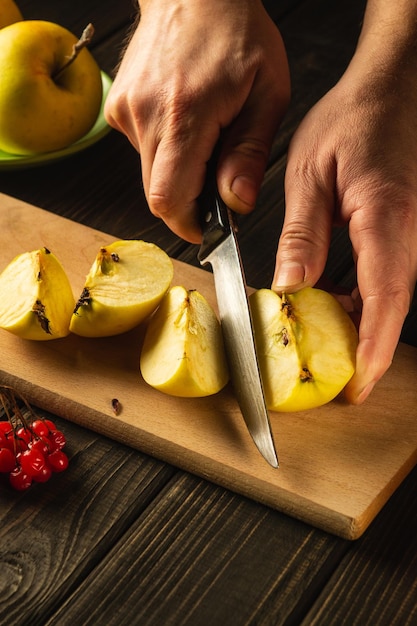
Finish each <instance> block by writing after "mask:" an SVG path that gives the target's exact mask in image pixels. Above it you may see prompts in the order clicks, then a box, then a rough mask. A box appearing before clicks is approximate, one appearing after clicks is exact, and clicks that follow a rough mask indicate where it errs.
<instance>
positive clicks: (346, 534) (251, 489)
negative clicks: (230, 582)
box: [0, 371, 417, 541]
mask: <svg viewBox="0 0 417 626" xmlns="http://www.w3.org/2000/svg"><path fill="white" fill-rule="evenodd" d="M0 375H1V376H2V380H3V384H4V385H9V386H10V387H13V388H14V389H15V390H16V391H17V392H18V393H19V394H21V395H22V396H24V397H25V398H26V400H27V401H28V402H29V403H30V404H32V405H33V406H34V407H35V409H40V410H41V411H42V410H44V411H47V412H52V413H54V414H56V415H59V416H60V417H61V418H63V419H67V420H68V421H71V422H73V423H77V424H78V425H80V426H82V427H83V428H89V429H90V430H92V431H93V432H96V433H97V434H101V435H104V436H106V437H109V438H110V439H114V440H117V441H118V442H119V443H122V444H124V445H127V446H129V447H130V448H134V449H137V450H138V451H140V452H141V453H143V454H147V455H149V456H152V457H154V458H156V459H159V460H161V461H164V462H167V463H169V464H170V465H172V466H174V467H177V468H179V469H181V470H183V471H186V472H190V473H192V474H193V475H198V476H199V477H200V478H203V479H205V480H210V481H211V482H212V483H213V484H216V485H219V486H221V487H224V488H225V489H230V490H231V491H233V492H234V493H236V494H239V495H241V496H243V497H245V498H248V499H251V500H254V501H256V502H259V503H260V504H263V505H265V506H268V507H269V508H271V509H273V510H276V511H278V512H280V513H283V514H286V515H289V516H291V517H293V518H296V519H298V520H299V521H300V522H303V523H306V524H309V525H311V524H312V525H313V526H315V527H316V528H318V529H320V530H323V531H325V532H328V533H330V534H332V535H335V536H338V537H340V538H342V539H347V540H350V541H353V540H356V539H358V538H359V537H361V536H362V534H363V533H364V532H365V531H366V529H367V528H368V526H369V525H370V523H371V522H372V521H373V519H374V518H375V516H376V515H377V513H378V512H379V510H380V509H381V508H382V507H383V505H384V504H385V503H386V501H387V500H388V499H389V498H390V496H391V495H392V493H393V492H394V491H395V489H396V488H397V487H398V486H399V484H400V483H401V482H402V480H403V479H404V478H405V476H406V475H407V474H408V473H409V471H411V469H412V468H413V467H414V465H415V464H416V463H417V452H416V454H415V455H414V456H415V457H416V458H413V459H411V458H410V459H409V460H408V463H406V464H405V465H404V466H403V468H401V470H400V471H399V472H398V473H397V475H396V477H395V480H393V481H391V483H390V485H389V486H387V488H386V490H385V492H384V498H383V500H379V502H376V500H375V501H374V502H372V503H371V505H370V506H369V507H368V508H367V509H366V510H365V511H363V512H362V513H361V514H359V515H358V516H357V517H352V516H351V515H348V514H347V513H344V512H343V511H336V510H334V509H330V508H328V507H326V506H323V505H322V504H320V503H317V502H314V501H312V500H308V499H307V498H304V497H302V496H300V495H298V497H297V503H296V504H294V499H293V494H291V492H289V491H288V490H286V489H284V488H282V487H276V486H275V487H274V489H273V488H272V486H271V485H269V484H265V481H262V480H258V479H256V477H252V476H248V475H247V474H245V473H244V472H239V471H237V472H236V474H235V476H234V477H230V475H228V476H227V479H226V480H221V476H222V475H223V473H222V472H219V471H218V470H219V462H218V461H209V462H208V461H207V459H205V461H206V464H205V466H204V464H203V463H201V457H202V455H200V454H199V453H198V452H196V451H190V450H187V448H186V447H185V446H183V447H182V446H180V445H178V443H175V442H171V441H166V440H161V439H158V437H156V436H155V435H152V434H149V433H148V432H146V431H143V430H142V429H139V428H137V427H134V428H135V430H136V431H137V437H136V439H135V440H136V441H140V444H139V443H138V444H136V445H133V444H132V433H131V427H130V428H126V427H125V425H124V423H123V422H122V421H115V420H114V419H113V417H112V416H111V415H105V414H104V413H102V412H100V411H97V410H95V409H93V408H91V407H86V406H85V405H83V404H81V403H79V402H77V401H76V400H73V399H71V398H69V397H63V396H62V395H59V394H54V393H53V391H50V390H45V389H44V388H42V387H40V386H39V385H34V384H33V383H30V382H28V381H26V380H23V379H21V378H18V377H15V376H13V375H12V374H9V373H7V372H4V371H1V372H0ZM86 411H87V413H88V414H89V418H88V422H89V423H88V426H86V423H85V414H86ZM78 414H80V415H83V419H80V420H77V418H76V417H74V416H76V415H78ZM197 468H199V469H197ZM202 468H204V470H203V471H201V469H202ZM225 469H226V470H227V469H228V468H227V467H226V466H225ZM277 471H279V470H277ZM260 485H262V489H260V488H259V486H260ZM260 494H263V495H260Z"/></svg>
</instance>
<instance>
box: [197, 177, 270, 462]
mask: <svg viewBox="0 0 417 626" xmlns="http://www.w3.org/2000/svg"><path fill="white" fill-rule="evenodd" d="M213 178H214V177H213V176H208V178H207V182H206V186H205V189H204V191H203V193H202V194H201V196H200V198H199V207H200V209H199V210H200V212H201V217H202V230H203V241H202V244H201V246H200V250H199V252H198V260H199V261H200V263H201V265H206V264H208V263H209V264H210V265H211V266H212V269H213V275H214V284H215V289H216V296H217V304H218V309H219V317H220V323H221V327H222V331H223V338H224V343H225V349H226V354H227V358H228V362H229V370H230V378H231V381H232V385H233V388H234V392H235V395H236V399H237V401H238V404H239V406H240V410H241V412H242V415H243V418H244V420H245V422H246V426H247V428H248V430H249V433H250V434H251V436H252V439H253V441H254V442H255V445H256V446H257V448H258V450H259V452H260V453H261V454H262V456H263V457H264V458H265V459H266V460H267V461H268V463H269V464H270V465H272V467H275V468H277V467H278V457H277V453H276V450H275V445H274V440H273V436H272V431H271V425H270V422H269V416H268V411H267V408H266V404H265V396H264V391H263V386H262V379H261V374H260V370H259V365H258V358H257V354H256V345H255V338H254V334H253V328H252V317H251V312H250V306H249V301H248V296H247V290H246V280H245V274H244V270H243V264H242V260H241V256H240V252H239V247H238V242H237V236H236V232H237V228H236V223H235V219H234V214H233V212H232V211H231V210H230V209H229V208H228V207H227V206H226V204H225V203H224V202H223V200H222V199H221V197H220V194H219V193H218V190H217V186H216V184H215V182H214V180H213Z"/></svg>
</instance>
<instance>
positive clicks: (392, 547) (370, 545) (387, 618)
mask: <svg viewBox="0 0 417 626" xmlns="http://www.w3.org/2000/svg"><path fill="white" fill-rule="evenodd" d="M416 483H417V468H416V469H415V470H414V471H413V472H412V473H411V474H410V475H409V477H408V478H407V479H406V480H405V481H404V483H403V484H402V485H401V487H400V488H399V490H398V491H397V492H396V493H395V494H394V496H393V497H392V498H391V500H390V501H389V502H388V504H387V505H386V507H385V509H384V510H383V511H382V512H381V513H380V515H379V516H378V518H377V519H376V520H375V522H374V524H373V526H372V527H371V528H370V529H369V530H368V531H367V532H366V533H365V535H364V536H363V537H362V539H360V540H359V541H358V542H357V543H355V544H354V545H353V546H352V549H351V550H350V551H349V552H347V553H346V555H345V557H344V558H343V559H342V560H341V561H340V563H339V565H338V567H337V568H336V570H335V571H334V573H333V575H332V577H331V578H330V580H329V583H328V585H327V586H326V587H325V589H324V590H323V592H322V594H321V595H320V597H319V599H318V600H317V602H316V603H315V606H314V607H313V609H312V610H311V611H310V612H309V614H308V615H307V617H306V619H305V620H304V621H303V622H302V623H303V625H304V624H305V625H307V624H308V625H311V626H313V625H317V626H319V625H321V624H326V625H328V626H331V625H334V626H336V625H337V626H355V625H356V624H357V625H362V624H389V625H390V626H404V624H415V623H417V600H416V598H417V576H416V572H417V534H416V524H417V500H416V497H415V495H416Z"/></svg>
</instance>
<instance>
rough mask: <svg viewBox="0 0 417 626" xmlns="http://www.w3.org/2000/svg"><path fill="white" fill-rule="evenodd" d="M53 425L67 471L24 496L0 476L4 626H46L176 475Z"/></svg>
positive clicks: (1, 614) (121, 449) (150, 461)
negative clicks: (61, 436) (62, 438)
mask: <svg viewBox="0 0 417 626" xmlns="http://www.w3.org/2000/svg"><path fill="white" fill-rule="evenodd" d="M43 414H45V412H43ZM53 419H55V421H56V423H57V425H58V426H59V427H60V428H61V429H62V430H63V431H64V433H65V435H66V437H67V441H68V444H67V447H66V451H67V453H68V455H69V457H70V466H69V468H68V469H67V470H66V471H65V472H63V473H62V474H55V475H54V476H53V477H52V478H51V480H50V481H48V483H44V484H37V485H33V486H32V487H31V488H30V490H29V491H27V492H24V493H18V492H15V491H13V490H12V489H11V488H9V487H8V486H7V480H6V477H5V476H4V475H1V476H0V479H1V483H0V517H1V524H0V545H1V549H0V561H1V567H0V589H1V590H2V601H1V603H0V623H1V624H13V625H14V626H17V625H20V624H21V625H22V626H23V625H25V626H28V625H29V624H44V623H45V620H46V617H47V616H48V615H49V614H50V613H51V612H52V611H53V610H55V609H56V608H57V606H59V604H60V603H61V602H62V599H63V598H65V597H66V596H67V595H68V594H69V593H70V592H71V590H72V589H74V588H75V587H77V586H78V585H79V584H80V582H81V581H82V580H83V578H84V577H85V576H87V575H88V574H89V573H90V572H91V571H92V570H93V569H94V567H96V566H97V564H98V563H100V561H101V559H102V558H103V557H104V556H105V554H106V553H107V552H108V550H109V549H110V548H111V547H112V546H113V545H114V544H116V543H117V542H118V541H119V540H120V539H121V537H123V535H124V533H125V532H126V530H128V529H129V527H130V525H131V523H132V522H133V521H134V520H135V519H136V518H137V516H138V515H140V514H141V512H142V511H144V510H146V507H147V506H148V505H149V503H150V502H151V501H152V500H153V499H154V498H155V495H156V494H157V493H158V492H159V491H160V490H161V488H162V487H163V486H164V485H165V484H166V483H167V482H168V481H169V480H170V478H171V476H172V475H173V474H174V472H175V470H174V469H173V468H172V467H170V466H168V465H166V464H163V463H160V462H157V461H155V460H153V459H151V458H149V457H146V456H145V455H141V454H139V453H137V452H135V451H133V450H131V449H130V448H128V447H125V446H123V445H120V444H117V443H115V442H113V441H111V440H109V439H106V438H104V437H99V436H97V435H95V434H93V433H92V432H90V431H88V430H85V429H82V428H80V427H77V426H75V425H74V424H71V423H69V422H64V421H63V420H60V419H59V418H53Z"/></svg>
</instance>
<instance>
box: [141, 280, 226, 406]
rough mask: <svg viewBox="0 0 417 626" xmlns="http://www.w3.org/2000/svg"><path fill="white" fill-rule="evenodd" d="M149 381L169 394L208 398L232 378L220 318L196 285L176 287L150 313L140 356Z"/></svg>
mask: <svg viewBox="0 0 417 626" xmlns="http://www.w3.org/2000/svg"><path fill="white" fill-rule="evenodd" d="M140 370H141V373H142V376H143V378H144V380H145V382H147V383H148V384H149V385H151V386H152V387H154V388H155V389H158V390H159V391H162V392H164V393H166V394H168V395H172V396H180V397H187V398H191V397H203V396H208V395H212V394H214V393H217V392H218V391H220V390H221V389H222V388H223V387H224V386H225V385H226V383H227V381H228V380H229V371H228V367H227V362H226V355H225V351H224V346H223V336H222V331H221V327H220V323H219V321H218V319H217V317H216V314H215V313H214V311H213V309H212V308H211V306H210V304H209V303H208V302H207V300H206V299H205V298H204V297H203V296H202V295H201V294H200V293H199V292H198V291H195V290H187V289H185V287H182V286H179V285H176V286H174V287H171V289H170V290H169V291H168V293H167V294H166V296H165V297H164V299H163V300H162V302H161V304H160V306H159V308H158V309H157V310H156V311H155V313H154V315H153V316H152V317H151V319H150V321H149V324H148V327H147V330H146V335H145V340H144V343H143V346H142V351H141V356H140Z"/></svg>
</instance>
